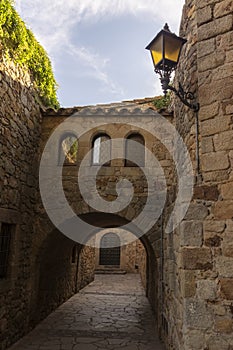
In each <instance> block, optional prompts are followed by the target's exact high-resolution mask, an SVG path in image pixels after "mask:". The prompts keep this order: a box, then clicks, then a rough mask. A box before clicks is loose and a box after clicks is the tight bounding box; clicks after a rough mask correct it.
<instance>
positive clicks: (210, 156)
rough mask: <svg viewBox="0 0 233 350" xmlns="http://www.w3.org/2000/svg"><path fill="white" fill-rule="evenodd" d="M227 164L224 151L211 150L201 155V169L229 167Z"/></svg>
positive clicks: (223, 168)
mask: <svg viewBox="0 0 233 350" xmlns="http://www.w3.org/2000/svg"><path fill="white" fill-rule="evenodd" d="M229 165H230V163H229V159H228V156H227V153H226V152H212V153H206V154H203V156H202V170H203V171H214V170H225V169H228V168H229Z"/></svg>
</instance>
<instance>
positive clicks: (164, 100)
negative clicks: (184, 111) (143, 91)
mask: <svg viewBox="0 0 233 350" xmlns="http://www.w3.org/2000/svg"><path fill="white" fill-rule="evenodd" d="M170 103H171V95H170V92H168V93H167V94H166V96H160V97H157V98H156V99H155V100H154V105H155V107H156V108H157V109H158V110H160V109H167V108H168V107H169V105H170Z"/></svg>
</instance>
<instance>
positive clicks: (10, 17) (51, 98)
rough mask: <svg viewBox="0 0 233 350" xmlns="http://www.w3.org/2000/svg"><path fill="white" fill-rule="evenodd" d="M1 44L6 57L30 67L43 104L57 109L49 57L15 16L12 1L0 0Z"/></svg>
mask: <svg viewBox="0 0 233 350" xmlns="http://www.w3.org/2000/svg"><path fill="white" fill-rule="evenodd" d="M0 44H1V46H2V49H3V50H4V53H5V56H6V57H8V58H10V59H12V60H13V61H14V62H15V63H17V64H19V65H21V66H24V67H26V68H27V69H29V71H30V73H31V75H32V78H33V80H34V85H35V88H36V89H37V91H38V93H39V96H40V98H41V100H42V102H43V103H44V105H45V106H47V107H52V108H55V109H57V108H59V102H58V99H57V95H56V91H57V83H56V81H55V78H54V75H53V71H52V66H51V62H50V59H49V57H48V55H47V53H46V51H45V50H44V48H43V47H42V46H41V45H40V44H39V43H38V41H37V40H36V39H35V37H34V35H33V33H32V32H31V31H30V30H29V29H28V28H27V27H26V25H25V23H24V22H23V21H22V19H21V18H20V16H19V15H18V13H17V11H16V10H15V8H14V7H13V4H12V1H11V0H0Z"/></svg>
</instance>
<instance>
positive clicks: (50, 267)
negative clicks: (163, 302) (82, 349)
mask: <svg viewBox="0 0 233 350" xmlns="http://www.w3.org/2000/svg"><path fill="white" fill-rule="evenodd" d="M83 219H85V221H87V222H92V224H93V222H94V223H95V224H96V225H98V227H102V229H108V231H109V232H111V230H113V231H114V228H115V229H116V228H117V227H118V226H121V225H124V224H126V223H127V221H126V220H125V219H124V218H122V217H119V216H117V215H112V214H109V215H106V214H104V215H102V214H101V213H94V214H93V213H92V214H86V215H83ZM99 231H100V229H96V230H94V231H93V232H86V233H85V237H86V241H87V242H88V241H90V240H93V239H94V237H95V235H96V234H97V232H99ZM108 234H109V233H108ZM132 234H134V235H135V233H134V228H133V227H132V229H131V235H132ZM139 235H140V234H139V233H138V232H137V233H136V235H135V236H136V239H137V236H139ZM106 237H107V238H111V239H112V240H113V238H114V239H115V243H116V237H115V236H113V235H112V236H111V237H108V236H107V235H105V240H104V239H103V240H102V245H103V246H102V248H103V247H104V245H105V244H106V242H107V241H106ZM139 239H140V242H141V243H142V244H143V247H144V248H145V252H146V265H145V266H146V271H145V276H146V277H145V291H143V289H142V284H141V282H139V280H138V278H139V274H134V275H131V274H127V275H125V276H115V278H116V279H117V278H118V281H116V283H115V282H114V278H113V279H111V276H99V275H98V276H97V278H96V280H95V281H94V282H92V283H91V284H90V285H89V286H87V285H88V284H89V283H90V282H91V281H93V279H94V270H95V250H96V248H94V247H92V246H90V245H81V244H78V243H76V242H74V241H72V240H71V239H69V238H67V237H65V236H64V235H63V234H61V233H60V232H59V231H58V230H53V231H52V232H51V233H50V234H49V235H48V236H47V237H46V239H45V240H44V242H43V244H42V245H41V246H40V249H39V250H38V254H37V260H36V266H37V270H36V273H35V276H34V287H33V288H32V290H34V291H35V292H34V293H33V294H32V303H31V304H32V305H36V306H35V307H34V309H32V310H31V311H30V319H31V324H32V325H35V324H37V323H38V322H39V321H40V320H42V319H44V318H45V317H46V316H48V315H49V314H50V313H51V311H53V310H55V309H56V308H57V307H58V306H59V305H61V304H63V303H64V302H65V301H66V300H68V299H69V298H70V297H71V296H72V295H76V296H75V297H73V298H72V299H70V300H72V301H68V302H67V303H65V304H63V305H62V306H61V309H58V311H56V315H59V312H60V311H59V310H63V308H64V307H65V305H68V306H67V307H68V309H69V305H70V304H69V303H73V302H74V303H77V312H78V310H79V301H78V300H81V299H82V298H84V299H85V303H86V304H85V305H86V306H87V308H86V313H85V310H84V309H82V312H81V314H79V316H77V317H78V319H79V326H80V324H81V319H82V318H83V321H84V322H85V320H86V318H87V317H88V314H89V315H90V314H92V311H93V312H94V310H95V308H97V309H98V308H99V309H100V310H102V309H101V305H102V302H103V298H105V299H106V300H105V302H106V303H107V305H109V309H105V310H102V311H101V312H103V313H108V312H110V314H111V313H112V314H114V313H115V315H117V312H118V311H119V310H120V309H121V308H122V307H123V308H124V310H125V308H126V307H129V308H130V304H133V305H134V307H135V310H136V309H137V310H138V311H137V312H138V317H139V316H140V314H141V313H143V307H145V305H147V301H146V299H145V298H146V296H147V298H148V299H149V301H150V304H151V306H152V309H153V310H154V311H155V317H154V316H152V314H150V312H149V311H148V310H150V308H149V306H146V309H147V312H149V314H150V316H148V314H147V312H146V314H147V316H145V317H149V318H152V319H153V320H154V321H153V322H154V323H153V330H154V332H155V330H156V318H157V311H158V297H157V293H158V292H157V291H158V268H157V264H156V258H155V253H154V250H153V248H152V245H151V244H150V241H149V239H148V237H147V236H146V235H144V236H141V237H140V238H139ZM108 243H109V242H107V244H108ZM118 252H119V250H118ZM101 259H103V256H102V258H101ZM119 278H120V280H119ZM129 280H130V283H129ZM119 281H121V282H119ZM139 285H140V286H139ZM84 286H87V287H85V288H84V289H82V288H83V287H84ZM132 286H133V287H132ZM135 286H136V289H134V287H135ZM105 288H106V289H105ZM132 288H133V289H132ZM109 290H111V293H110V295H109ZM122 290H123V291H124V292H123V293H122ZM78 291H80V292H79V293H78V294H76V293H77V292H78ZM101 291H102V292H101ZM83 293H84V294H85V293H86V294H85V297H84V294H83ZM101 293H102V294H101ZM112 293H113V294H114V293H116V296H117V295H120V297H119V298H120V299H119V298H118V297H117V301H116V300H115V301H114V307H115V309H113V308H111V305H112V303H113V300H112V296H111V295H112ZM100 294H101V295H102V297H100V298H99V296H98V295H100ZM79 295H81V296H80V298H81V299H79ZM135 295H136V296H137V295H138V296H140V297H139V299H138V300H135ZM123 296H125V298H126V296H128V299H127V300H128V301H127V300H125V301H124V302H125V304H124V303H122V300H123V299H122V298H123ZM96 298H97V299H96ZM131 298H132V300H131ZM115 299H116V298H115ZM94 300H96V303H97V304H98V303H99V305H96V304H95V302H94ZM73 305H74V304H73ZM91 305H92V308H91ZM127 305H128V306H127ZM148 305H149V304H148ZM102 306H103V305H102ZM131 306H132V305H131ZM141 307H142V309H141ZM148 308H149V309H148ZM117 310H118V311H117ZM79 311H80V310H79ZM62 312H63V311H61V314H62ZM131 312H132V314H133V312H134V311H133V310H131V311H129V314H131ZM132 314H131V316H132ZM118 316H119V318H121V319H122V317H123V315H122V314H121V312H120V314H118ZM118 316H117V317H118ZM67 317H68V315H67ZM91 317H92V319H93V318H94V317H95V315H94V314H93V315H92V316H91ZM127 317H128V322H129V323H130V322H132V317H131V318H130V316H129V315H127ZM49 319H53V317H52V316H49ZM46 322H47V320H46V321H45V324H46ZM56 322H58V323H59V322H60V321H58V320H57V321H56ZM99 322H100V324H99V325H97V324H95V326H96V327H97V329H98V328H99V327H100V328H101V327H102V326H103V324H105V326H106V328H108V327H109V325H107V322H110V323H111V322H113V320H112V321H111V318H107V319H105V320H104V319H102V318H101V319H99ZM101 322H102V326H101ZM114 322H115V321H114ZM119 322H120V321H119ZM134 322H135V327H137V325H136V319H135V320H134ZM151 322H152V321H151ZM110 323H109V324H110ZM63 326H64V327H66V326H65V324H63ZM63 326H62V327H63ZM79 326H77V327H79ZM125 326H126V325H125ZM122 327H123V324H122ZM120 328H121V327H120ZM81 329H82V327H81V328H80V329H79V331H80V332H81ZM110 329H111V327H110ZM135 329H136V328H135ZM91 330H92V331H93V329H92V328H91ZM118 331H119V332H122V329H118V330H117V332H118ZM93 334H94V333H93ZM119 334H120V333H119ZM133 334H134V331H133V333H132V338H135V334H134V335H133ZM64 336H65V335H64ZM101 336H104V334H102V335H101ZM151 344H152V343H151ZM40 345H41V344H40ZM144 345H145V344H144ZM144 345H143V344H141V345H140V346H144ZM141 348H142V349H144V347H140V349H141ZM16 349H17V347H16ZM88 349H89V348H88ZM90 349H92V348H90ZM94 349H95V348H94V347H93V350H94ZM106 349H108V348H106ZM114 349H115V348H114ZM145 349H147V348H146V347H145ZM158 349H159V348H158ZM17 350H18V349H17Z"/></svg>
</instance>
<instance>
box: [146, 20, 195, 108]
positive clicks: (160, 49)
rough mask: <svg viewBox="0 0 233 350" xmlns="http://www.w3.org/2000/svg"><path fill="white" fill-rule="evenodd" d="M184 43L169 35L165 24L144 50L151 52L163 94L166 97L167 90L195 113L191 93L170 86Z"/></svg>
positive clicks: (169, 32) (182, 40)
mask: <svg viewBox="0 0 233 350" xmlns="http://www.w3.org/2000/svg"><path fill="white" fill-rule="evenodd" d="M186 41H187V40H186V39H183V38H181V37H179V36H177V35H176V34H174V33H171V31H170V29H169V27H168V25H167V23H166V24H165V26H164V28H163V29H162V30H161V31H160V32H159V33H158V34H157V35H156V37H155V38H154V39H153V40H152V41H151V43H150V44H149V45H148V46H147V47H146V49H147V50H150V52H151V56H152V60H153V64H154V69H155V73H158V74H159V75H160V81H161V85H162V88H163V92H164V94H165V95H166V93H167V90H171V91H174V92H175V94H176V95H177V96H178V97H179V99H180V100H181V101H182V102H183V103H184V104H185V105H186V106H188V107H189V108H191V109H193V110H194V111H195V112H197V111H198V110H199V104H198V103H197V102H194V101H193V100H194V95H193V93H192V92H185V91H184V89H183V87H182V86H181V84H180V83H179V89H178V90H177V89H176V88H174V87H173V86H171V85H170V78H171V73H172V72H173V71H174V70H175V69H176V67H177V64H178V61H179V58H180V53H181V49H182V47H183V45H184V44H185V43H186ZM189 101H190V102H189Z"/></svg>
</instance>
